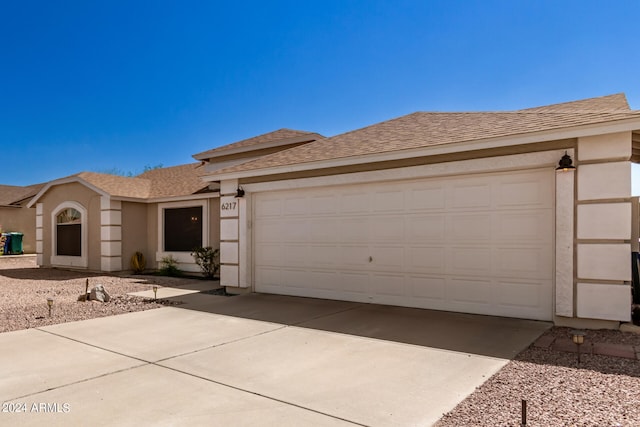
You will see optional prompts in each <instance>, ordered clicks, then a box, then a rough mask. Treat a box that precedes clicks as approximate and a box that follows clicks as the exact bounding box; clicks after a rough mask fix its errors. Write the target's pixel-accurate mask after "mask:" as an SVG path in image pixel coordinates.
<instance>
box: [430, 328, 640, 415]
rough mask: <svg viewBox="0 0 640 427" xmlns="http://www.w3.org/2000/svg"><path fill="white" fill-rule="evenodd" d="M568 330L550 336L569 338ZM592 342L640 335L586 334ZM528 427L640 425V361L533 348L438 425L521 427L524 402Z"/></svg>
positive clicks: (639, 339)
mask: <svg viewBox="0 0 640 427" xmlns="http://www.w3.org/2000/svg"><path fill="white" fill-rule="evenodd" d="M568 331H569V330H568V329H567V328H552V329H550V330H549V331H547V332H546V333H545V335H552V336H554V337H556V338H560V337H567V335H568ZM587 337H588V338H589V339H591V340H593V342H606V343H618V344H631V345H636V346H639V345H640V335H638V334H632V333H622V332H620V331H610V330H599V331H587ZM523 399H524V400H526V401H527V426H540V427H553V426H603V427H604V426H629V427H637V426H640V361H638V360H631V359H623V358H616V357H608V356H601V355H590V354H589V355H585V354H583V355H582V357H581V363H580V364H578V363H577V357H576V354H574V353H566V352H560V351H553V350H550V349H543V348H536V347H534V346H533V345H532V346H530V347H529V348H528V349H526V350H525V351H523V352H522V353H520V354H519V355H518V356H517V357H516V358H515V360H513V361H511V362H509V363H508V364H507V365H506V366H505V367H504V368H503V369H501V370H500V371H499V372H497V373H496V374H495V375H494V376H492V377H491V378H490V379H489V380H488V381H487V382H485V383H484V384H483V385H482V386H480V387H478V388H477V389H476V390H475V392H474V393H472V394H471V395H470V396H469V397H467V398H466V399H465V400H464V401H462V402H461V403H460V404H459V405H458V406H457V407H456V408H455V409H453V410H452V411H451V412H449V413H448V414H446V415H445V416H444V417H443V418H442V419H441V420H440V421H439V422H438V423H437V424H436V425H437V426H438V427H445V426H447V427H448V426H456V427H463V426H514V427H515V426H518V427H519V426H520V425H521V408H522V403H521V402H522V400H523Z"/></svg>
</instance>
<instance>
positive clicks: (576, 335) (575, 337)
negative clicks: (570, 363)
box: [571, 329, 585, 365]
mask: <svg viewBox="0 0 640 427" xmlns="http://www.w3.org/2000/svg"><path fill="white" fill-rule="evenodd" d="M584 336H585V332H584V331H582V330H580V329H573V330H572V331H571V340H572V341H573V343H574V344H575V345H576V347H577V348H578V365H579V364H580V346H581V345H582V344H583V343H584Z"/></svg>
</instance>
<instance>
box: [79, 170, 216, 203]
mask: <svg viewBox="0 0 640 427" xmlns="http://www.w3.org/2000/svg"><path fill="white" fill-rule="evenodd" d="M203 172H204V170H203V168H202V167H201V164H200V163H189V164H186V165H179V166H172V167H166V168H158V169H152V170H150V171H147V172H145V173H143V174H141V175H138V176H137V177H124V176H118V175H109V174H104V173H95V172H81V173H78V174H76V175H72V177H78V178H80V179H82V180H83V181H85V182H87V183H89V184H91V185H93V186H94V187H96V188H98V189H100V190H102V191H104V192H105V193H107V194H109V195H111V196H112V197H127V198H129V197H130V198H135V199H154V198H160V197H175V196H186V195H191V194H195V193H198V192H201V191H203V190H205V189H206V188H207V187H208V184H207V183H206V182H204V181H203V180H202V179H201V176H202V174H203Z"/></svg>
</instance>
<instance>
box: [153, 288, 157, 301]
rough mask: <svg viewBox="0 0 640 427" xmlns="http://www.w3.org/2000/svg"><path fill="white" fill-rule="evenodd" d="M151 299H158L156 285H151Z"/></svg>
mask: <svg viewBox="0 0 640 427" xmlns="http://www.w3.org/2000/svg"><path fill="white" fill-rule="evenodd" d="M153 299H154V301H155V300H157V299H158V286H157V285H154V286H153Z"/></svg>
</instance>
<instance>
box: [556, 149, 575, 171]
mask: <svg viewBox="0 0 640 427" xmlns="http://www.w3.org/2000/svg"><path fill="white" fill-rule="evenodd" d="M575 169H576V167H575V166H573V160H571V156H570V155H569V154H567V152H566V151H565V152H564V156H562V158H561V159H560V161H559V162H558V167H557V168H556V170H557V171H563V172H568V171H572V170H575Z"/></svg>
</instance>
